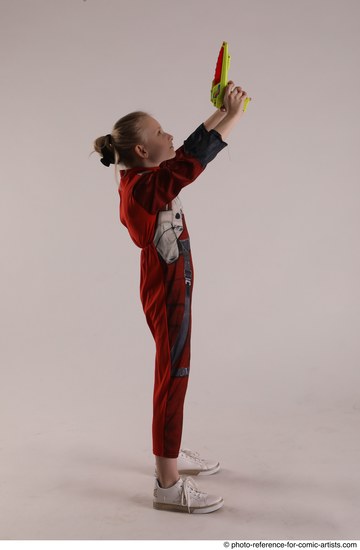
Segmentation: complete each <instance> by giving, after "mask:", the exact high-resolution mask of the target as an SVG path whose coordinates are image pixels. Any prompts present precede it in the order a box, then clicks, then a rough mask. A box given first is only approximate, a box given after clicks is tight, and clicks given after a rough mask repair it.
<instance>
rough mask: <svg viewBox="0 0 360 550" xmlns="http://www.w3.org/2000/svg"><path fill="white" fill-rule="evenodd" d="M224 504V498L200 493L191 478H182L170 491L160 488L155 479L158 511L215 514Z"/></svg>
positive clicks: (155, 497) (155, 501)
mask: <svg viewBox="0 0 360 550" xmlns="http://www.w3.org/2000/svg"><path fill="white" fill-rule="evenodd" d="M223 504H224V500H223V499H222V497H218V496H215V495H208V494H207V493H203V492H202V491H199V489H198V488H197V486H196V485H195V482H194V480H193V479H192V478H191V477H186V478H185V479H182V478H180V479H179V480H178V481H177V482H176V483H175V485H173V486H172V487H169V488H168V489H163V488H162V487H160V485H159V482H158V480H157V479H155V488H154V501H153V507H154V508H156V509H157V510H171V511H173V512H186V513H189V514H207V513H208V512H215V510H218V509H219V508H221V507H222V506H223Z"/></svg>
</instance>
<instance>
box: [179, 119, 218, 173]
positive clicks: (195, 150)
mask: <svg viewBox="0 0 360 550" xmlns="http://www.w3.org/2000/svg"><path fill="white" fill-rule="evenodd" d="M226 146H227V143H225V141H223V140H222V137H221V135H220V134H219V132H217V131H216V130H210V131H208V130H207V129H206V128H205V125H204V123H202V124H200V126H199V127H198V128H196V130H195V132H193V133H192V134H191V135H190V136H189V137H188V138H187V139H186V140H185V141H184V151H185V153H187V154H188V155H192V156H193V157H195V158H197V159H198V160H199V161H200V163H201V164H202V166H203V167H204V168H205V166H206V165H207V164H208V163H209V162H210V161H212V160H213V159H214V158H215V157H216V155H217V154H218V153H219V152H220V151H222V149H224V147H226Z"/></svg>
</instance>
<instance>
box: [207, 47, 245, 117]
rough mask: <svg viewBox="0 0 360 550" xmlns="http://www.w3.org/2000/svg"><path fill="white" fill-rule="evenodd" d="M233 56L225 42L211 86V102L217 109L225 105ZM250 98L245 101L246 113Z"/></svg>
mask: <svg viewBox="0 0 360 550" xmlns="http://www.w3.org/2000/svg"><path fill="white" fill-rule="evenodd" d="M230 59H231V56H230V54H229V50H228V43H227V42H223V43H222V46H221V48H220V52H219V55H218V60H217V63H216V67H215V75H214V79H213V81H212V84H211V91H210V100H211V102H212V103H213V105H214V106H215V107H216V108H217V109H221V107H222V106H223V103H224V93H225V88H226V86H227V83H228V82H229V80H228V73H229V68H230ZM249 101H251V98H250V97H247V98H246V99H245V101H244V112H245V111H246V107H247V106H248V103H249Z"/></svg>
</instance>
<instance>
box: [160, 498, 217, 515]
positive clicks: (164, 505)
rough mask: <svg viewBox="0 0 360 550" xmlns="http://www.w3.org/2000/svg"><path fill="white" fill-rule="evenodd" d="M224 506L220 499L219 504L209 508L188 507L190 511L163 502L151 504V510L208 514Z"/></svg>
mask: <svg viewBox="0 0 360 550" xmlns="http://www.w3.org/2000/svg"><path fill="white" fill-rule="evenodd" d="M223 504H224V500H223V499H221V500H220V501H219V502H216V503H215V504H212V505H211V506H200V507H196V506H190V509H189V508H188V507H187V506H182V505H181V504H170V503H164V502H153V508H155V509H156V510H167V511H170V512H183V513H185V514H209V513H210V512H215V510H218V509H219V508H221V507H222V506H223Z"/></svg>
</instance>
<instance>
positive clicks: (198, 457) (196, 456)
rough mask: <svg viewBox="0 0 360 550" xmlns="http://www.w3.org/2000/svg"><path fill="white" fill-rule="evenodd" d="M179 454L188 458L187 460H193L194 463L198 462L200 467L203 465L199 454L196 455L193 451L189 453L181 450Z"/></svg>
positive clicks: (203, 462) (186, 450)
mask: <svg viewBox="0 0 360 550" xmlns="http://www.w3.org/2000/svg"><path fill="white" fill-rule="evenodd" d="M181 452H182V453H183V454H184V455H186V456H188V457H189V458H192V459H193V460H195V462H198V463H199V464H201V465H202V466H204V465H205V461H204V460H203V459H202V458H200V455H199V453H196V452H194V451H190V449H181Z"/></svg>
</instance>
